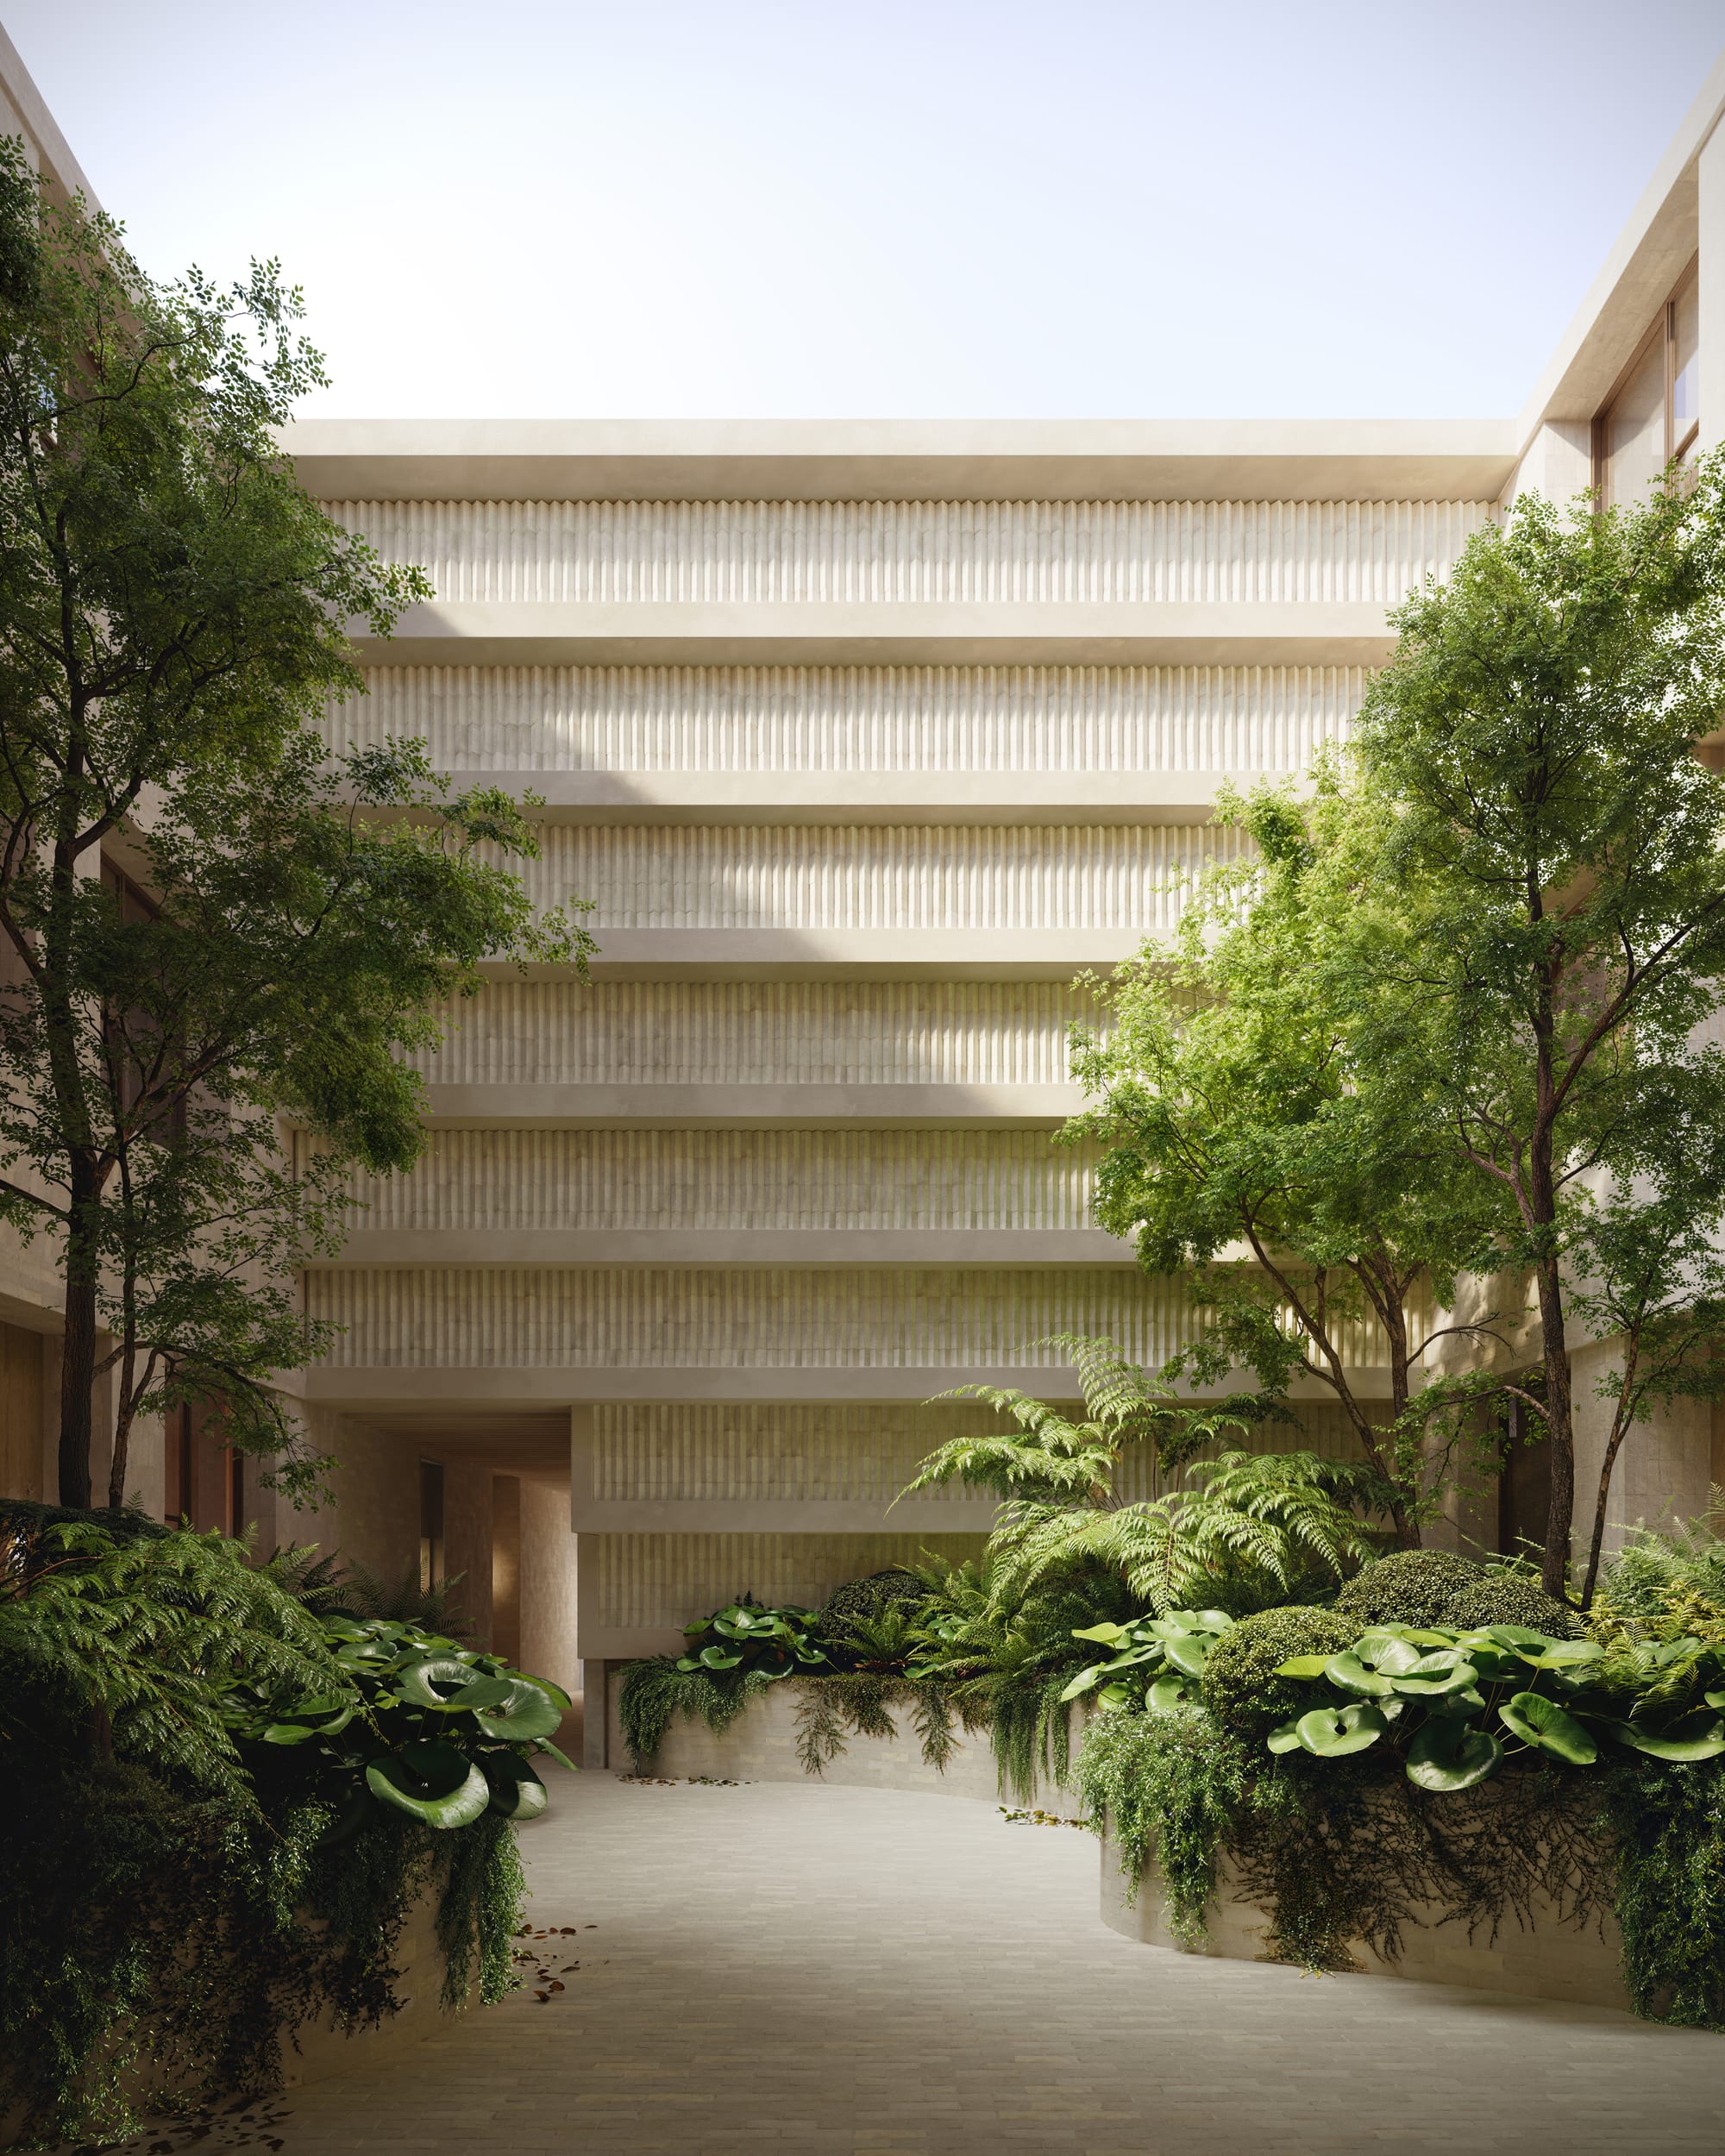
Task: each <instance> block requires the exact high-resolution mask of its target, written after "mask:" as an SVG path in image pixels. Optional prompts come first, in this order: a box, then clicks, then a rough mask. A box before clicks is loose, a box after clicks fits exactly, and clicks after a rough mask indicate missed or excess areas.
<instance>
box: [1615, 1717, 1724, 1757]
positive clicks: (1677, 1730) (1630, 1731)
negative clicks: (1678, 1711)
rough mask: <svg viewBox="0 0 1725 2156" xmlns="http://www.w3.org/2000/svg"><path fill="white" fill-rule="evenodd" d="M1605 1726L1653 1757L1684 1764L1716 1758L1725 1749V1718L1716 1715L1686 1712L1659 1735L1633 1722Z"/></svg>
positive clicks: (1625, 1741)
mask: <svg viewBox="0 0 1725 2156" xmlns="http://www.w3.org/2000/svg"><path fill="white" fill-rule="evenodd" d="M1605 1727H1607V1728H1608V1729H1609V1731H1610V1732H1611V1734H1612V1735H1613V1736H1614V1737H1615V1738H1616V1739H1617V1741H1618V1743H1619V1744H1624V1745H1629V1746H1630V1747H1631V1748H1632V1749H1633V1750H1634V1751H1636V1752H1646V1753H1647V1757H1648V1758H1650V1759H1670V1760H1672V1761H1674V1762H1676V1763H1677V1764H1683V1763H1684V1762H1685V1761H1693V1760H1696V1759H1716V1758H1718V1757H1719V1755H1720V1753H1721V1752H1725V1721H1722V1720H1720V1718H1719V1716H1718V1715H1716V1714H1686V1715H1685V1716H1684V1719H1683V1720H1681V1721H1678V1722H1673V1723H1672V1726H1671V1727H1670V1728H1668V1729H1666V1730H1665V1731H1663V1732H1662V1733H1659V1735H1657V1736H1656V1735H1655V1734H1654V1733H1653V1732H1652V1731H1651V1730H1647V1729H1643V1728H1641V1727H1640V1726H1639V1725H1638V1724H1637V1723H1634V1722H1615V1721H1614V1722H1607V1724H1606V1725H1605Z"/></svg>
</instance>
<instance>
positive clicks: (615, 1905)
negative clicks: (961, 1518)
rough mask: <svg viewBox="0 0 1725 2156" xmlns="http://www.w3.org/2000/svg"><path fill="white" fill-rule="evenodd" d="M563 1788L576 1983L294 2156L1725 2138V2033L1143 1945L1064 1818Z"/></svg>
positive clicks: (332, 2095) (300, 2113) (364, 2101)
mask: <svg viewBox="0 0 1725 2156" xmlns="http://www.w3.org/2000/svg"><path fill="white" fill-rule="evenodd" d="M554 1801H555V1805H556V1811H555V1815H552V1816H548V1817H547V1818H546V1819H545V1820H544V1821H541V1822H540V1823H539V1824H538V1825H536V1827H533V1828H532V1829H531V1830H530V1832H529V1833H526V1834H524V1837H523V1846H524V1850H525V1851H526V1852H527V1853H528V1857H529V1868H530V1874H531V1877H532V1881H533V1886H534V1895H535V1898H534V1901H533V1902H532V1905H531V1914H532V1916H533V1921H534V1922H535V1924H536V1926H539V1927H549V1926H560V1927H561V1926H562V1925H566V1924H567V1925H576V1926H580V1927H583V1928H581V1929H580V1930H579V1931H578V1932H576V1933H575V1934H574V1935H573V1936H572V1937H568V1936H565V1935H564V1934H561V1933H559V1934H557V1936H556V1937H555V1939H552V1940H546V1941H545V1942H543V1946H545V1947H548V1948H551V1949H555V1951H554V1952H550V1953H549V1954H546V1953H544V1952H542V1953H541V1957H540V1966H542V1967H547V1968H550V1969H551V1970H552V1971H554V1972H555V1971H558V1970H560V1969H561V1967H562V1965H564V1964H566V1963H570V1962H575V1961H579V1963H580V1967H579V1969H576V1970H573V1971H570V1972H569V1973H568V1974H567V1975H563V1976H562V1977H561V1981H562V1982H563V1983H564V1984H566V1986H567V1989H566V1990H563V1991H561V1993H555V1994H552V1995H550V1996H549V1998H548V1999H547V2001H545V2002H540V2001H539V2000H537V1999H536V1998H535V1997H534V1996H532V1995H531V1993H524V1994H517V1995H516V1996H514V1997H512V1998H511V1999H510V2000H508V2001H507V2002H505V2004H503V2005H502V2006H500V2007H498V2008H496V2009H492V2010H491V2011H489V2012H487V2013H484V2014H477V2013H476V2014H474V2015H470V2016H468V2017H467V2018H466V2019H465V2020H464V2021H461V2022H460V2023H458V2024H456V2025H455V2028H453V2030H452V2031H451V2032H450V2033H449V2034H447V2035H442V2036H439V2037H436V2038H433V2039H432V2040H430V2041H428V2042H426V2043H423V2044H419V2045H413V2046H407V2045H404V2046H399V2047H398V2048H397V2050H396V2051H395V2052H394V2053H393V2055H392V2056H390V2055H381V2054H380V2056H379V2057H378V2058H377V2059H375V2060H374V2062H373V2063H372V2064H370V2065H356V2066H355V2067H354V2068H352V2069H350V2070H348V2071H346V2072H344V2073H342V2074H341V2075H340V2076H337V2077H336V2078H330V2079H327V2080H323V2081H321V2082H317V2083H314V2084H309V2085H307V2086H304V2087H303V2088H298V2089H294V2090H289V2091H288V2092H287V2094H286V2096H285V2098H284V2099H283V2100H282V2103H283V2109H284V2110H285V2117H283V2118H282V2119H281V2121H280V2122H279V2124H277V2125H276V2126H275V2127H274V2128H273V2134H272V2140H275V2141H276V2143H277V2145H278V2146H279V2147H281V2148H282V2150H283V2152H284V2156H348V2152H352V2151H357V2150H379V2151H401V2152H404V2156H406V2153H407V2152H412V2156H457V2152H460V2156H474V2152H476V2151H484V2152H490V2151H497V2152H499V2156H505V2153H506V2156H534V2153H535V2152H539V2151H560V2152H561V2151H577V2152H581V2153H582V2156H586V2152H593V2153H594V2156H647V2153H648V2152H652V2156H660V2153H661V2152H664V2153H666V2156H670V2153H671V2152H678V2153H680V2156H685V2153H686V2156H749V2153H750V2152H753V2151H756V2150H760V2151H772V2152H781V2151H796V2152H800V2151H807V2152H809V2156H948V2153H949V2152H950V2156H972V2152H975V2153H976V2156H982V2152H998V2151H1025V2152H1033V2151H1041V2150H1049V2151H1057V2152H1061V2156H1067V2153H1068V2152H1070V2156H1126V2152H1131V2156H1139V2153H1140V2152H1149V2151H1154V2152H1157V2156H1280V2152H1283V2151H1287V2152H1295V2151H1299V2152H1323V2153H1324V2156H1328V2152H1333V2151H1353V2150H1370V2151H1393V2152H1397V2153H1398V2156H1405V2153H1406V2152H1416V2151H1424V2150H1432V2151H1440V2150H1441V2151H1443V2152H1445V2156H1458V2152H1463V2153H1465V2156H1482V2153H1484V2152H1496V2151H1500V2150H1501V2151H1504V2152H1509V2151H1512V2150H1513V2151H1515V2152H1516V2153H1517V2156H1545V2152H1547V2151H1549V2152H1551V2153H1552V2156H1558V2153H1559V2152H1562V2156H1624V2152H1640V2151H1647V2152H1660V2156H1665V2152H1671V2153H1672V2156H1678V2152H1687V2151H1691V2150H1692V2151H1706V2152H1707V2153H1708V2156H1718V2152H1719V2151H1720V2150H1721V2149H1722V2147H1725V2037H1720V2036H1712V2035H1708V2034H1703V2033H1699V2032H1696V2031H1691V2030H1678V2029H1665V2028H1653V2027H1650V2026H1648V2025H1647V2024H1645V2023H1641V2022H1637V2021H1633V2020H1632V2019H1630V2017H1629V2016H1628V2015H1623V2014H1618V2013H1615V2012H1611V2011H1609V2010H1607V2009H1603V2008H1586V2007H1571V2006H1560V2005H1554V2004H1550V2003H1545V2002H1528V2001H1521V2000H1515V1999H1509V1998H1505V1997H1502V1996H1496V1995H1492V1994H1486V1993H1479V1992H1464V1991H1458V1990H1449V1989H1446V1988H1444V1987H1440V1986H1435V1985H1426V1984H1401V1983H1389V1982H1385V1981H1383V1980H1382V1979H1375V1978H1369V1977H1304V1976H1302V1975H1301V1974H1300V1973H1299V1972H1298V1971H1293V1970H1288V1969H1281V1968H1270V1967H1265V1966H1259V1965H1254V1964H1251V1963H1236V1962H1223V1961H1209V1960H1203V1959H1194V1958H1191V1957H1188V1956H1183V1955H1179V1954H1175V1953H1171V1952H1163V1951H1160V1950H1158V1949H1156V1948H1153V1947H1149V1946H1138V1945H1136V1944H1134V1943H1132V1942H1131V1941H1129V1940H1125V1939H1122V1938H1120V1937H1119V1936H1117V1935H1116V1934H1114V1933H1113V1932H1110V1931H1108V1930H1107V1928H1105V1927H1104V1926H1103V1925H1102V1923H1101V1921H1100V1919H1099V1918H1098V1916H1097V1914H1096V1902H1097V1852H1096V1846H1095V1842H1094V1841H1093V1840H1092V1839H1091V1838H1090V1837H1089V1836H1088V1834H1084V1833H1078V1832H1075V1831H1074V1830H1072V1829H1070V1828H1066V1827H1035V1826H1014V1825H1009V1824H1007V1822H1006V1821H1003V1820H1002V1819H1001V1818H1000V1815H999V1814H998V1813H997V1812H996V1811H995V1809H994V1808H993V1807H991V1806H988V1805H986V1804H983V1803H981V1802H973V1801H969V1800H966V1799H963V1798H957V1797H950V1796H910V1795H905V1794H900V1793H898V1792H894V1791H883V1790H875V1789H837V1788H826V1787H824V1786H821V1785H819V1784H815V1783H805V1784H801V1785H782V1784H775V1783H752V1784H746V1785H743V1786H741V1787H733V1788H716V1787H703V1786H700V1785H699V1784H691V1783H679V1784H677V1785H675V1786H673V1787H668V1788H667V1787H660V1786H655V1785H652V1784H644V1785H643V1784H637V1783H625V1782H623V1781H620V1780H618V1779H617V1778H615V1777H612V1776H610V1775H605V1774H593V1773H590V1774H586V1775H584V1776H582V1777H580V1781H579V1782H576V1783H563V1784H562V1785H561V1786H560V1788H559V1789H558V1790H557V1792H556V1795H555V1800H554ZM589 1925H591V1926H593V1927H594V1928H593V1929H592V1930H588V1929H586V1928H584V1927H586V1926H589Z"/></svg>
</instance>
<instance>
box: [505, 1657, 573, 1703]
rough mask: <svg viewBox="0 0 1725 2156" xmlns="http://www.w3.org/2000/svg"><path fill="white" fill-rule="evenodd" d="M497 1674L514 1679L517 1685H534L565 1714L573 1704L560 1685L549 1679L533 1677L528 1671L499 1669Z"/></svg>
mask: <svg viewBox="0 0 1725 2156" xmlns="http://www.w3.org/2000/svg"><path fill="white" fill-rule="evenodd" d="M497 1674H498V1675H499V1677H514V1678H515V1679H516V1681H517V1683H521V1684H536V1685H537V1686H538V1687H539V1689H540V1690H541V1691H542V1692H548V1693H549V1695H550V1696H551V1697H552V1698H553V1699H554V1700H555V1701H556V1702H557V1704H558V1706H559V1707H560V1708H562V1710H563V1712H564V1713H565V1714H568V1711H569V1709H570V1708H572V1707H573V1706H574V1703H575V1702H574V1700H572V1699H571V1698H570V1697H569V1695H568V1693H567V1692H566V1691H565V1690H564V1689H563V1688H562V1686H561V1684H553V1683H552V1682H551V1680H550V1678H549V1677H535V1676H534V1675H533V1673H532V1671H531V1670H511V1669H507V1668H500V1669H499V1670H498V1672H497Z"/></svg>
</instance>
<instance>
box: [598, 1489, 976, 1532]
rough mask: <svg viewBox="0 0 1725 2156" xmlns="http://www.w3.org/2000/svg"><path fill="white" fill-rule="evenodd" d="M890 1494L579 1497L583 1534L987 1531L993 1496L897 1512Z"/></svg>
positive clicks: (912, 1503) (922, 1503)
mask: <svg viewBox="0 0 1725 2156" xmlns="http://www.w3.org/2000/svg"><path fill="white" fill-rule="evenodd" d="M887 1503H888V1501H887V1500H886V1499H885V1498H876V1499H875V1500H873V1501H868V1500H864V1501H850V1502H839V1501H831V1500H827V1499H820V1498H795V1497H750V1498H712V1497H701V1498H672V1497H656V1498H637V1499H635V1500H632V1501H630V1502H628V1503H618V1501H615V1500H609V1501H599V1500H597V1499H593V1498H579V1497H578V1498H576V1499H575V1500H574V1504H573V1506H572V1517H573V1520H574V1527H575V1531H576V1532H577V1533H578V1534H635V1535H653V1534H805V1535H818V1534H829V1535H861V1534H881V1533H883V1532H884V1533H888V1534H890V1533H894V1532H896V1533H899V1534H931V1535H938V1534H987V1533H988V1530H989V1529H990V1528H991V1527H992V1526H994V1516H995V1514H996V1513H997V1512H998V1511H999V1509H1000V1506H999V1501H998V1500H997V1499H995V1498H993V1497H963V1496H960V1497H937V1498H921V1497H918V1498H911V1499H908V1500H907V1501H906V1502H905V1503H904V1504H902V1505H899V1506H897V1507H894V1510H893V1511H891V1512H890V1513H889V1512H888V1509H887Z"/></svg>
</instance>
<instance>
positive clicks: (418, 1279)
mask: <svg viewBox="0 0 1725 2156" xmlns="http://www.w3.org/2000/svg"><path fill="white" fill-rule="evenodd" d="M305 1280H306V1307H307V1308H308V1310H309V1311H310V1313H311V1315H312V1316H313V1317H317V1318H325V1319H330V1320H332V1321H333V1322H334V1323H335V1324H336V1325H338V1326H342V1327H343V1328H344V1330H343V1331H342V1332H340V1333H339V1334H338V1335H337V1336H336V1339H335V1342H334V1344H333V1345H332V1347H331V1349H330V1352H329V1357H328V1360H329V1363H331V1364H333V1365H336V1366H337V1367H341V1368H347V1369H409V1368H424V1367H439V1368H441V1367H452V1368H456V1369H474V1368H479V1367H483V1366H486V1365H491V1366H494V1367H500V1368H516V1369H520V1368H542V1369H689V1368H715V1369H786V1368H792V1369H923V1368H944V1369H955V1368H957V1369H962V1368H963V1367H964V1366H966V1365H967V1364H970V1365H975V1366H978V1367H980V1368H987V1367H990V1366H995V1365H1011V1366H1013V1367H1016V1368H1020V1369H1026V1370H1041V1369H1051V1368H1057V1367H1059V1366H1060V1365H1061V1364H1062V1363H1063V1361H1064V1357H1063V1351H1061V1350H1060V1349H1059V1348H1057V1347H1055V1346H1052V1345H1050V1344H1048V1342H1047V1336H1049V1335H1050V1334H1053V1333H1057V1332H1082V1333H1090V1334H1105V1335H1107V1337H1109V1338H1113V1339H1114V1340H1117V1341H1119V1342H1120V1344H1121V1346H1122V1347H1123V1348H1124V1349H1125V1350H1126V1353H1127V1354H1128V1355H1129V1356H1131V1357H1132V1359H1133V1360H1134V1361H1136V1362H1139V1363H1161V1362H1163V1361H1164V1360H1165V1359H1166V1358H1167V1357H1169V1356H1170V1355H1171V1354H1173V1353H1174V1352H1175V1351H1176V1349H1178V1348H1180V1347H1182V1346H1184V1345H1185V1344H1187V1342H1189V1340H1190V1339H1191V1338H1193V1336H1194V1333H1195V1330H1196V1325H1197V1320H1196V1319H1195V1314H1194V1313H1193V1310H1192V1308H1191V1307H1190V1305H1189V1303H1188V1301H1187V1300H1186V1296H1185V1294H1184V1292H1183V1291H1182V1288H1180V1287H1179V1286H1178V1284H1177V1283H1174V1282H1158V1281H1146V1280H1145V1278H1144V1277H1143V1276H1142V1275H1139V1274H1138V1273H1136V1272H1132V1271H1130V1270H1126V1269H1119V1268H1116V1269H1108V1268H1103V1267H1098V1268H1096V1269H1094V1270H1091V1269H1083V1268H1080V1267H1072V1268H1069V1269H1067V1268H1053V1267H1049V1268H1039V1267H1025V1268H1023V1269H1016V1268H1015V1269H1007V1270H1000V1271H990V1270H988V1269H983V1268H980V1267H979V1268H977V1269H974V1270H971V1269H949V1268H938V1267H913V1266H906V1267H903V1268H892V1269H888V1268H885V1267H878V1268H877V1267H858V1268H856V1269H851V1268H848V1267H843V1266H835V1267H833V1268H831V1269H808V1270H806V1271H805V1270H800V1269H794V1268H788V1267H787V1268H780V1267H767V1266H762V1267H758V1268H756V1267H739V1268H737V1269H720V1268H707V1267H688V1268H672V1267H666V1268H662V1269H661V1268H655V1267H642V1268H640V1269H632V1270H624V1269H600V1268H589V1267H576V1266H569V1267H561V1266H499V1267H496V1268H472V1267H461V1266H449V1267H437V1266H399V1267H385V1266H378V1267H374V1268H373V1267H364V1268H360V1267H355V1268H354V1269H350V1270H342V1269H315V1270H312V1271H311V1272H308V1273H307V1275H306V1276H305ZM1343 1344H1344V1352H1345V1354H1346V1357H1347V1359H1348V1361H1350V1362H1351V1363H1367V1362H1375V1361H1377V1360H1380V1359H1382V1355H1383V1349H1382V1344H1381V1341H1380V1339H1379V1338H1378V1336H1377V1331H1376V1328H1375V1327H1368V1326H1364V1325H1361V1326H1352V1327H1351V1328H1349V1330H1348V1331H1347V1332H1346V1334H1345V1335H1344V1342H1343ZM1026 1382H1028V1381H1026ZM1031 1389H1032V1390H1033V1389H1034V1387H1033V1386H1032V1387H1031Z"/></svg>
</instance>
